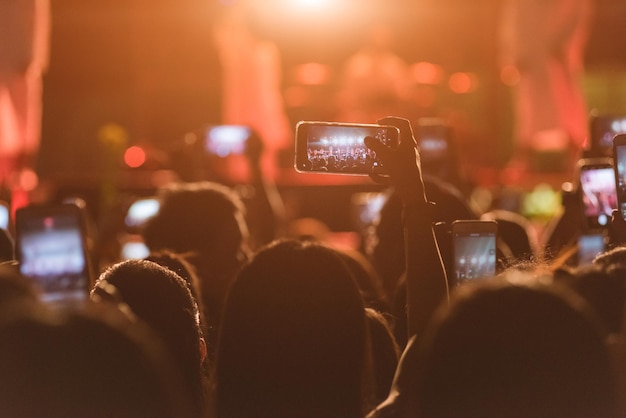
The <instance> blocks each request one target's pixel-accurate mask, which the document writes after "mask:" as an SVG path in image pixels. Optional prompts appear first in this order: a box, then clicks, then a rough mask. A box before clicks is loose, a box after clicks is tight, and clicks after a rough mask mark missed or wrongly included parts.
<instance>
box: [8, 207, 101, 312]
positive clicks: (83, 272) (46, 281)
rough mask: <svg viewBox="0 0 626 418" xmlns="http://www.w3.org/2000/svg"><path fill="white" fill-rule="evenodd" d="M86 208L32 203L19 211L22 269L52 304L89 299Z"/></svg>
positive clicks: (18, 251) (17, 239) (17, 223)
mask: <svg viewBox="0 0 626 418" xmlns="http://www.w3.org/2000/svg"><path fill="white" fill-rule="evenodd" d="M86 231H87V229H86V220H85V214H84V209H83V208H80V207H78V206H76V205H74V204H51V205H30V206H27V207H24V208H20V209H18V210H17V211H16V215H15V234H16V237H15V252H16V257H17V261H18V263H19V270H20V273H21V274H22V275H23V276H24V277H26V278H27V279H29V280H31V281H32V282H33V283H34V284H35V286H36V287H37V288H38V289H39V290H40V292H41V299H42V301H44V302H47V303H52V304H74V303H80V302H83V301H85V300H86V299H87V298H88V295H89V289H90V286H91V284H92V283H91V265H90V260H89V255H88V249H87V239H86Z"/></svg>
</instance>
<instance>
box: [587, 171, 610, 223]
mask: <svg viewBox="0 0 626 418" xmlns="http://www.w3.org/2000/svg"><path fill="white" fill-rule="evenodd" d="M580 187H581V192H582V201H583V212H584V215H585V218H587V220H588V224H589V226H590V227H592V228H594V227H604V226H606V225H608V223H609V221H610V219H611V216H612V214H613V210H614V209H617V192H616V188H615V172H614V171H613V167H596V168H590V169H583V170H582V171H581V173H580Z"/></svg>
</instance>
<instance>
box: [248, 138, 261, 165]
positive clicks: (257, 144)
mask: <svg viewBox="0 0 626 418" xmlns="http://www.w3.org/2000/svg"><path fill="white" fill-rule="evenodd" d="M245 154H246V158H247V159H248V164H250V166H251V167H258V166H259V165H260V163H261V156H262V155H263V141H262V140H261V137H260V136H259V134H258V133H257V132H256V131H255V130H252V133H251V134H250V138H248V141H247V143H246V150H245Z"/></svg>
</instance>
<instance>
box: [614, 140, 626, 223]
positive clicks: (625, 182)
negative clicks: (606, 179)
mask: <svg viewBox="0 0 626 418" xmlns="http://www.w3.org/2000/svg"><path fill="white" fill-rule="evenodd" d="M613 161H614V163H613V165H614V173H615V187H616V189H617V209H618V211H619V213H620V215H621V216H622V219H625V220H626V134H620V135H616V136H615V137H614V138H613Z"/></svg>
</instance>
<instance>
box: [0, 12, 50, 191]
mask: <svg viewBox="0 0 626 418" xmlns="http://www.w3.org/2000/svg"><path fill="white" fill-rule="evenodd" d="M49 37H50V4H49V1H48V0H2V1H0V185H1V186H2V187H4V188H7V189H9V191H11V189H13V188H17V186H18V185H17V184H15V185H14V187H12V185H11V184H9V183H8V182H10V181H11V177H13V176H15V177H16V178H17V176H16V174H17V173H19V172H20V171H21V170H23V169H26V168H32V166H33V164H34V158H35V155H36V153H37V151H38V149H39V143H40V135H41V109H42V103H41V102H42V100H41V98H42V97H41V95H42V74H43V73H44V71H45V70H46V68H47V66H48V54H49ZM12 191H13V192H14V194H15V190H12ZM14 197H15V196H14Z"/></svg>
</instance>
